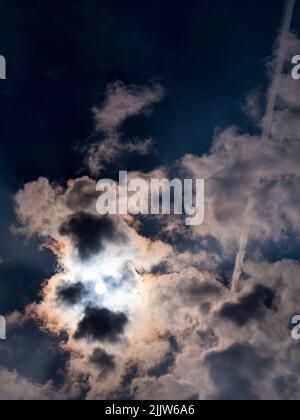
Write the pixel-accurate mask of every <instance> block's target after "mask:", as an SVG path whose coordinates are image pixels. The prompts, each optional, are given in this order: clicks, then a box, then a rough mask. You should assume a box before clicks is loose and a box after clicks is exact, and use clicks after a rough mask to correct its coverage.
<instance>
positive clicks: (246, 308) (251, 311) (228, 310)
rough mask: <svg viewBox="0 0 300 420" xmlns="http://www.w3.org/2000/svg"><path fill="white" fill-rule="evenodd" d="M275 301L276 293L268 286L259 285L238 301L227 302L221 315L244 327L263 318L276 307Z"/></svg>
mask: <svg viewBox="0 0 300 420" xmlns="http://www.w3.org/2000/svg"><path fill="white" fill-rule="evenodd" d="M275 303H276V293H275V292H274V291H273V290H271V289H269V288H268V287H265V286H262V285H257V286H256V287H255V288H254V289H253V291H252V292H251V293H249V294H248V295H246V296H243V297H241V298H240V300H239V302H238V303H225V304H224V305H223V307H222V308H221V310H220V316H221V317H223V318H225V319H228V320H229V321H231V322H233V323H234V324H236V325H237V326H238V327H243V326H244V325H246V324H247V323H248V322H250V321H252V320H255V321H259V320H261V319H263V318H264V316H265V314H266V312H267V311H271V310H275V309H276V305H275Z"/></svg>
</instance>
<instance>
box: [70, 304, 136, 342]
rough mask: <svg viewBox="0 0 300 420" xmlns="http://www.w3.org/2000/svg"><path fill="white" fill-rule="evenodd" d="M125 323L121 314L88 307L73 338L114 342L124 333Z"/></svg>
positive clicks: (126, 319)
mask: <svg viewBox="0 0 300 420" xmlns="http://www.w3.org/2000/svg"><path fill="white" fill-rule="evenodd" d="M127 322H128V318H127V316H126V315H125V314H123V313H121V312H111V311H109V310H108V309H105V308H102V309H99V308H93V307H88V308H86V310H85V315H84V318H83V319H82V321H81V322H80V323H79V325H78V328H77V331H76V333H75V336H74V338H75V339H76V340H80V339H82V338H86V339H88V340H99V341H110V342H116V341H118V340H119V339H120V337H121V335H122V334H123V333H124V330H125V326H126V324H127Z"/></svg>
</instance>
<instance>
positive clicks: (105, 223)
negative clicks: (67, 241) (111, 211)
mask: <svg viewBox="0 0 300 420" xmlns="http://www.w3.org/2000/svg"><path fill="white" fill-rule="evenodd" d="M60 234H61V235H62V236H68V237H70V238H71V239H72V241H73V242H74V245H75V246H76V248H77V249H78V253H79V257H80V258H81V259H82V260H86V259H89V258H91V257H93V256H94V255H96V254H97V253H99V252H101V251H102V250H103V249H104V246H105V243H107V242H124V241H125V237H124V235H123V234H122V233H121V232H120V231H119V230H118V227H117V225H116V223H115V222H114V221H113V220H112V219H111V218H109V217H98V216H94V215H93V214H90V213H84V212H80V213H77V214H75V215H73V216H71V217H70V218H69V220H67V221H66V222H65V223H63V224H62V226H61V227H60Z"/></svg>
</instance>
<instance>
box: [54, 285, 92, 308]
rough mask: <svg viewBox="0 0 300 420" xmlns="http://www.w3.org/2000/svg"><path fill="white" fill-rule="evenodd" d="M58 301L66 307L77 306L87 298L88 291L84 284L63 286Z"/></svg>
mask: <svg viewBox="0 0 300 420" xmlns="http://www.w3.org/2000/svg"><path fill="white" fill-rule="evenodd" d="M56 294H57V299H58V301H59V302H61V303H64V304H65V305H70V306H72V305H76V304H77V303H79V302H80V301H81V299H82V298H83V297H84V296H85V294H86V290H85V287H84V285H83V284H82V283H80V282H78V283H75V284H69V285H67V284H63V285H61V286H60V287H59V288H58V289H57V291H56Z"/></svg>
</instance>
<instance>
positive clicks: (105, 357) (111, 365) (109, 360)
mask: <svg viewBox="0 0 300 420" xmlns="http://www.w3.org/2000/svg"><path fill="white" fill-rule="evenodd" d="M89 362H90V363H92V364H93V365H94V366H96V367H97V368H98V369H99V371H100V375H101V376H106V375H107V374H108V373H109V372H111V371H113V370H114V369H115V368H116V362H115V357H114V356H112V355H110V354H108V353H107V352H106V351H105V350H103V349H100V348H99V349H96V350H95V351H94V353H93V354H92V356H91V357H90V359H89Z"/></svg>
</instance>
